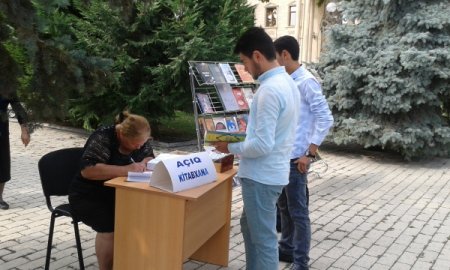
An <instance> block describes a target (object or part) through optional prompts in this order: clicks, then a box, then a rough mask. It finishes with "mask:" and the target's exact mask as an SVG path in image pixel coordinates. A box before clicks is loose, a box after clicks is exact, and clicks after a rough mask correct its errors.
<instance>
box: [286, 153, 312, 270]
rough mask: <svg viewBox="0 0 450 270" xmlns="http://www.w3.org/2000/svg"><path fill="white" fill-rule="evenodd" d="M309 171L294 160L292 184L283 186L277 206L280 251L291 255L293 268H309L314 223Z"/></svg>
mask: <svg viewBox="0 0 450 270" xmlns="http://www.w3.org/2000/svg"><path fill="white" fill-rule="evenodd" d="M306 176H307V174H305V173H301V172H300V171H299V170H298V169H297V164H296V163H294V160H291V171H290V174H289V184H288V185H287V186H285V187H284V189H283V192H282V193H281V196H280V198H279V199H278V207H279V209H280V216H281V238H280V241H279V242H278V244H279V248H280V252H281V253H283V254H286V255H292V256H293V259H294V269H295V270H300V269H302V270H303V269H308V262H309V248H310V245H311V222H310V219H309V210H308V204H309V191H308V186H307V184H308V183H307V182H308V180H307V177H306Z"/></svg>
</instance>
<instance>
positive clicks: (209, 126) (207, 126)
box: [202, 118, 216, 134]
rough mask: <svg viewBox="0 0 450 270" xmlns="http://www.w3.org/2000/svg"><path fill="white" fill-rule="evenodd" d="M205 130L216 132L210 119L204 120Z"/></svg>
mask: <svg viewBox="0 0 450 270" xmlns="http://www.w3.org/2000/svg"><path fill="white" fill-rule="evenodd" d="M205 130H212V131H214V130H216V128H215V124H214V122H213V119H212V118H205ZM202 134H203V133H202Z"/></svg>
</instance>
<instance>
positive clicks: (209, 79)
mask: <svg viewBox="0 0 450 270" xmlns="http://www.w3.org/2000/svg"><path fill="white" fill-rule="evenodd" d="M195 68H196V69H197V71H198V74H200V77H201V78H202V80H203V83H205V84H213V83H214V77H213V76H212V75H211V71H210V70H209V67H208V64H207V63H195Z"/></svg>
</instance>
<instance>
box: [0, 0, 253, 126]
mask: <svg viewBox="0 0 450 270" xmlns="http://www.w3.org/2000/svg"><path fill="white" fill-rule="evenodd" d="M0 6H1V7H2V8H3V7H4V8H5V10H7V12H6V13H7V17H8V19H9V22H10V24H11V25H12V26H13V28H15V29H16V37H17V38H18V39H19V40H21V41H22V44H23V46H24V47H25V48H27V49H28V51H27V52H28V55H29V57H30V62H31V63H32V66H33V69H34V72H33V75H34V77H33V80H32V85H31V86H30V88H29V93H28V95H29V97H30V101H29V102H28V104H27V105H28V107H29V108H31V109H32V110H33V111H34V112H35V113H36V115H39V118H41V119H49V118H52V117H53V118H59V119H61V120H65V119H67V118H71V119H73V120H74V121H75V122H78V123H79V124H81V125H83V126H84V127H85V128H86V129H94V128H96V127H97V126H98V125H99V124H101V123H111V120H112V118H113V116H114V115H116V114H117V113H118V112H119V111H121V110H123V109H124V108H128V109H130V110H132V111H133V112H135V113H140V114H143V115H145V116H147V117H148V118H149V119H151V120H153V121H156V122H157V121H158V119H159V118H161V117H164V116H171V115H173V114H174V112H175V110H177V109H183V110H189V109H192V103H191V92H190V86H189V75H188V64H187V61H188V60H217V61H219V60H220V61H224V60H236V58H233V57H235V56H234V55H233V54H232V49H233V46H234V42H235V40H236V38H237V37H239V35H240V34H241V33H242V31H244V30H245V29H246V28H247V27H249V26H251V25H253V10H252V8H250V7H249V6H247V4H246V1H245V0H205V1H195V0H169V1H167V0H151V1H150V0H142V1H132V0H114V1H103V0H90V1H86V0H71V1H67V0H35V1H32V2H31V1H27V0H19V1H13V0H7V1H5V2H3V3H1V4H0ZM17 14H20V15H21V16H17ZM20 18H28V19H27V20H22V19H20ZM20 33H28V35H21V34H20ZM43 103H45V104H46V106H42V104H43Z"/></svg>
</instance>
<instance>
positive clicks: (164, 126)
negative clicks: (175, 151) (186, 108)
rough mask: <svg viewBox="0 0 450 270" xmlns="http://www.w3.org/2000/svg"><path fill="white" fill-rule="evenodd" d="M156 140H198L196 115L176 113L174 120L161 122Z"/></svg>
mask: <svg viewBox="0 0 450 270" xmlns="http://www.w3.org/2000/svg"><path fill="white" fill-rule="evenodd" d="M154 137H155V140H158V141H163V142H180V141H190V140H195V139H196V138H197V134H196V133H195V121H194V115H193V114H190V113H185V112H181V111H176V112H175V117H174V118H166V119H163V120H162V121H161V125H160V126H159V130H158V132H157V134H154Z"/></svg>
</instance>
